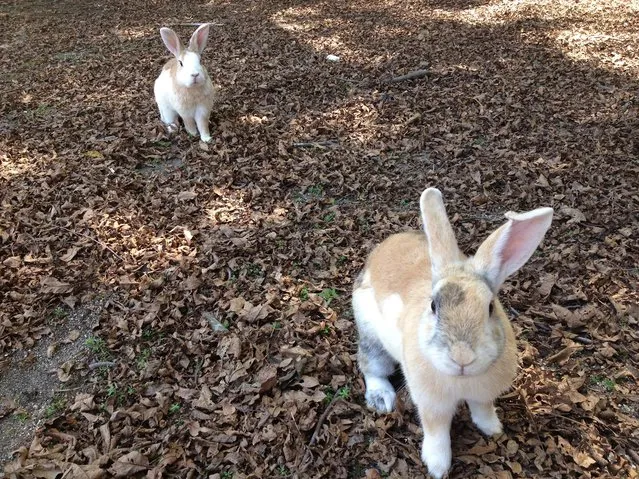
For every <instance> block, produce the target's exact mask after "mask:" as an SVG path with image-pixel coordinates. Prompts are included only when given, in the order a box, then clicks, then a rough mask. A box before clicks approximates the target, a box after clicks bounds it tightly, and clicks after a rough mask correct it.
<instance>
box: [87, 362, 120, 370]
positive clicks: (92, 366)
mask: <svg viewBox="0 0 639 479" xmlns="http://www.w3.org/2000/svg"><path fill="white" fill-rule="evenodd" d="M113 366H115V363H114V362H113V361H99V362H97V363H91V364H89V369H90V370H91V371H93V370H94V369H98V368H112V367H113Z"/></svg>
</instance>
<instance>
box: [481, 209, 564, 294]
mask: <svg viewBox="0 0 639 479" xmlns="http://www.w3.org/2000/svg"><path fill="white" fill-rule="evenodd" d="M552 214H553V210H552V208H538V209H536V210H532V211H528V212H527V213H513V212H508V213H506V218H508V222H507V223H506V224H504V225H502V226H501V227H500V228H499V229H497V230H496V231H495V232H493V234H491V235H490V236H489V237H488V238H487V239H486V240H485V241H484V242H483V243H482V244H481V246H480V247H479V249H478V250H477V253H476V254H475V257H474V258H473V264H474V266H475V270H476V271H477V272H478V273H479V274H481V275H482V276H484V277H485V278H486V279H487V280H488V282H489V283H490V284H491V286H492V287H493V291H497V290H498V289H499V287H500V286H501V284H502V283H503V282H504V280H505V279H506V278H507V277H508V276H510V275H511V274H513V273H514V272H515V271H517V270H518V269H519V268H521V267H522V266H523V265H524V264H525V263H526V261H528V259H529V258H530V257H531V256H532V254H533V253H534V252H535V250H536V249H537V247H538V246H539V243H541V240H542V239H544V235H545V234H546V231H548V228H549V227H550V223H551V222H552Z"/></svg>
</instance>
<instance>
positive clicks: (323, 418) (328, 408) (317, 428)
mask: <svg viewBox="0 0 639 479" xmlns="http://www.w3.org/2000/svg"><path fill="white" fill-rule="evenodd" d="M339 401H343V399H342V398H341V397H339V396H335V397H334V398H333V400H332V401H331V402H330V403H328V406H326V409H325V410H324V412H323V413H322V415H321V416H320V418H319V419H318V421H317V425H316V426H315V430H314V431H313V435H312V436H311V440H310V442H309V443H308V445H309V446H312V445H313V444H315V443H316V442H317V436H318V435H319V432H320V429H321V428H322V424H324V421H326V418H327V417H328V415H329V414H330V413H331V410H332V409H333V406H335V404H337V403H338V402H339Z"/></svg>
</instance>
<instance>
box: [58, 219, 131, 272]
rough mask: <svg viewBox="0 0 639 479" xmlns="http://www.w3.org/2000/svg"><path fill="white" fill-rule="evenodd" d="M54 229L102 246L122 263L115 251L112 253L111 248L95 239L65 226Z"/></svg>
mask: <svg viewBox="0 0 639 479" xmlns="http://www.w3.org/2000/svg"><path fill="white" fill-rule="evenodd" d="M54 228H60V229H62V230H65V231H68V232H69V233H73V234H74V235H78V236H82V237H83V238H86V239H88V240H91V241H93V242H94V243H95V244H97V245H99V246H102V247H103V248H104V249H106V250H107V251H108V252H109V253H111V254H112V255H113V256H115V257H116V258H118V259H119V260H120V261H122V262H123V263H124V262H125V261H124V258H123V257H122V256H120V255H119V254H117V253H116V252H115V251H113V250H112V249H111V248H109V247H108V246H107V245H106V244H104V243H103V242H101V241H99V240H96V239H95V238H92V237H91V236H89V235H85V234H84V233H79V232H77V231H74V230H72V229H70V228H67V227H66V226H61V225H54Z"/></svg>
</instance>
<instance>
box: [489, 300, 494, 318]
mask: <svg viewBox="0 0 639 479" xmlns="http://www.w3.org/2000/svg"><path fill="white" fill-rule="evenodd" d="M494 309H495V307H494V306H493V303H492V301H491V302H490V304H489V305H488V314H490V315H491V316H492V315H493V310H494Z"/></svg>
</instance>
